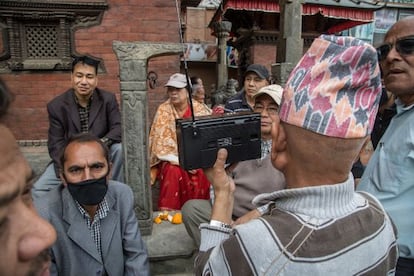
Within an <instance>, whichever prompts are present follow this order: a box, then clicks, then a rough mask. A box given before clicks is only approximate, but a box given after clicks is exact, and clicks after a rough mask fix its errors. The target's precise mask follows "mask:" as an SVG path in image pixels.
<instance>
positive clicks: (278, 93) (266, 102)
mask: <svg viewBox="0 0 414 276" xmlns="http://www.w3.org/2000/svg"><path fill="white" fill-rule="evenodd" d="M282 91H283V88H282V87H281V86H280V85H277V84H273V85H268V86H265V87H263V88H262V89H260V90H259V92H258V93H256V95H255V96H254V100H255V104H254V107H253V110H254V111H255V112H257V113H260V114H261V126H260V131H261V139H262V143H261V148H262V153H261V158H259V159H255V160H246V161H241V162H239V163H237V165H235V166H232V169H229V170H228V173H229V174H231V176H232V178H233V179H234V182H235V183H236V187H237V189H236V191H235V195H234V196H235V202H236V203H235V205H234V208H233V220H234V224H241V223H245V222H247V221H249V220H251V219H253V218H257V217H260V216H261V215H262V214H263V213H266V212H267V209H268V205H264V206H261V207H259V208H257V207H255V206H254V205H253V204H252V199H253V198H254V197H255V196H256V195H258V194H261V193H268V192H272V191H275V190H280V189H283V188H284V187H285V178H284V176H283V174H282V173H281V172H280V171H278V170H276V169H275V168H274V167H273V166H272V163H271V161H270V155H269V153H270V150H271V147H272V140H271V138H272V137H271V126H272V122H273V121H274V120H276V118H277V117H278V109H279V104H280V99H281V97H282ZM211 201H213V199H212V200H211ZM181 211H182V214H183V221H184V225H185V227H186V229H187V232H188V233H189V235H190V236H191V237H192V238H193V240H194V242H195V244H196V246H197V247H198V246H199V245H200V230H199V229H198V227H199V225H200V224H201V223H203V222H208V220H209V218H210V216H211V202H210V201H209V200H201V199H193V200H189V201H187V202H186V203H185V204H184V206H183V207H182V210H181Z"/></svg>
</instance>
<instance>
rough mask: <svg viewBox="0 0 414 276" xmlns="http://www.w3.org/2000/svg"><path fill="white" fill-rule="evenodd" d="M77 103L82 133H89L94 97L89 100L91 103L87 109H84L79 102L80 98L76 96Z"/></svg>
mask: <svg viewBox="0 0 414 276" xmlns="http://www.w3.org/2000/svg"><path fill="white" fill-rule="evenodd" d="M75 102H76V104H77V106H78V112H79V119H80V125H81V132H88V131H89V110H90V108H91V102H92V97H90V98H89V102H88V105H87V106H86V107H83V106H81V105H80V104H79V100H78V98H76V96H75Z"/></svg>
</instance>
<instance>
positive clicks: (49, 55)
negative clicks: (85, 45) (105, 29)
mask: <svg viewBox="0 0 414 276" xmlns="http://www.w3.org/2000/svg"><path fill="white" fill-rule="evenodd" d="M105 9H107V4H106V0H95V1H94V2H92V3H91V2H88V3H87V4H86V3H85V1H83V2H82V0H78V1H69V0H68V1H66V0H59V1H54V2H53V3H51V2H50V1H49V0H43V1H42V0H38V1H36V2H33V1H21V0H0V28H1V31H2V35H1V37H2V43H1V44H2V46H3V47H2V50H3V52H1V53H0V73H7V72H11V71H22V70H69V69H70V68H71V60H72V58H73V57H74V56H77V53H76V52H75V50H74V49H75V46H74V45H75V43H74V35H73V32H74V31H75V30H76V29H78V28H85V27H89V26H94V25H97V24H99V23H100V21H101V18H102V15H103V12H104V10H105Z"/></svg>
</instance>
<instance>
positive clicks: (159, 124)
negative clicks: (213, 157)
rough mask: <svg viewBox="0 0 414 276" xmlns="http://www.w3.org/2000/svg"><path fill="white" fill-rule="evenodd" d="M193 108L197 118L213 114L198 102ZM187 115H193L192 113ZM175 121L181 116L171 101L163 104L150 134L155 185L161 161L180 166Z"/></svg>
mask: <svg viewBox="0 0 414 276" xmlns="http://www.w3.org/2000/svg"><path fill="white" fill-rule="evenodd" d="M193 108H194V114H195V116H202V115H210V114H211V110H210V109H209V108H206V106H204V105H202V104H200V103H198V102H197V101H193ZM189 110H190V106H188V110H187V111H189ZM186 113H187V114H189V115H191V112H190V111H189V112H186ZM184 117H186V116H184ZM175 119H179V116H178V114H177V111H176V110H175V108H174V106H173V105H172V104H171V103H170V100H167V101H165V102H164V103H162V104H161V105H160V106H159V107H158V109H157V112H156V113H155V117H154V121H153V123H152V126H151V130H150V134H149V153H150V167H151V183H154V181H155V177H156V174H157V170H156V169H157V168H156V167H155V166H156V165H157V164H158V163H160V162H161V161H167V162H170V163H171V164H174V165H179V163H178V145H177V135H176V130H175Z"/></svg>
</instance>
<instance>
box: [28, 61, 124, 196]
mask: <svg viewBox="0 0 414 276" xmlns="http://www.w3.org/2000/svg"><path fill="white" fill-rule="evenodd" d="M98 65H99V61H97V60H94V59H92V58H89V57H87V56H82V57H78V58H75V59H74V61H73V62H72V74H71V81H72V88H71V89H69V90H67V91H66V92H64V93H63V94H61V95H59V96H57V97H56V98H54V99H53V100H52V101H50V102H49V103H48V105H47V111H48V114H49V132H48V149H49V155H50V157H51V158H52V162H51V163H50V164H49V166H48V167H47V168H46V170H45V172H44V173H43V175H42V176H41V177H40V178H39V179H38V181H37V182H36V183H35V184H34V187H33V194H34V196H35V197H38V196H41V195H43V194H45V193H46V192H47V191H49V190H50V189H51V188H53V187H56V186H57V185H58V184H60V183H61V181H60V179H59V174H58V167H57V164H59V162H58V159H59V156H60V154H61V150H62V148H63V146H64V144H65V143H66V142H67V140H68V139H69V138H70V137H71V136H73V135H74V134H77V133H82V132H90V133H92V134H94V135H95V136H97V137H98V138H100V139H101V140H102V142H104V143H105V144H106V145H107V146H108V147H109V148H110V151H111V162H112V172H113V173H112V179H114V180H117V181H120V182H123V172H122V169H123V168H122V146H121V143H120V142H121V114H120V112H119V108H118V103H117V101H116V98H115V95H114V94H113V93H110V92H107V91H104V90H101V89H99V88H97V85H98V76H97V73H98Z"/></svg>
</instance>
